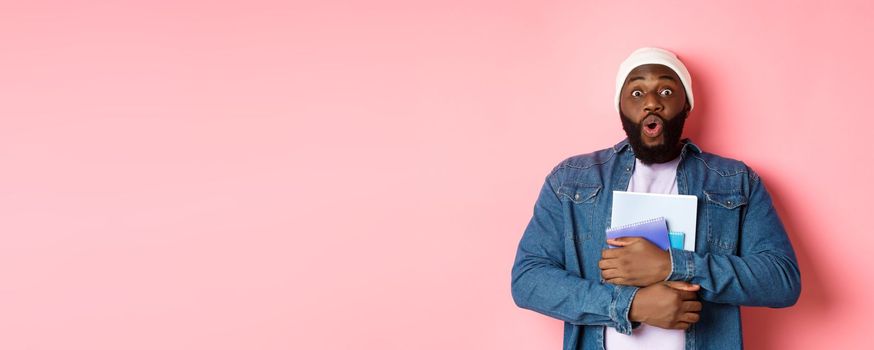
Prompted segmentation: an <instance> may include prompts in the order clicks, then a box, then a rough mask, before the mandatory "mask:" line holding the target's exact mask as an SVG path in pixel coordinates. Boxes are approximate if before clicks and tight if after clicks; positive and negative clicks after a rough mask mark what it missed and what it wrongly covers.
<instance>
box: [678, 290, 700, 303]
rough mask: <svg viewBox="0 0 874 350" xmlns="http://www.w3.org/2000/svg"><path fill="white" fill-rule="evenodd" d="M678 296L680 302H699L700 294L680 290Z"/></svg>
mask: <svg viewBox="0 0 874 350" xmlns="http://www.w3.org/2000/svg"><path fill="white" fill-rule="evenodd" d="M677 296H678V297H679V298H680V300H690V301H691V300H698V293H695V292H690V291H688V290H678V291H677Z"/></svg>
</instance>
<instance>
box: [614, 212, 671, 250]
mask: <svg viewBox="0 0 874 350" xmlns="http://www.w3.org/2000/svg"><path fill="white" fill-rule="evenodd" d="M621 237H643V238H646V239H647V240H648V241H650V242H652V244H655V245H656V246H658V247H659V248H662V249H664V250H668V248H669V247H670V246H671V242H670V240H669V238H668V224H667V222H666V221H665V218H664V217H657V218H652V219H649V220H644V221H641V222H635V223H633V224H628V225H622V226H618V227H612V228H610V229H608V230H607V238H609V239H615V238H621ZM610 248H615V247H614V246H612V245H611V246H610Z"/></svg>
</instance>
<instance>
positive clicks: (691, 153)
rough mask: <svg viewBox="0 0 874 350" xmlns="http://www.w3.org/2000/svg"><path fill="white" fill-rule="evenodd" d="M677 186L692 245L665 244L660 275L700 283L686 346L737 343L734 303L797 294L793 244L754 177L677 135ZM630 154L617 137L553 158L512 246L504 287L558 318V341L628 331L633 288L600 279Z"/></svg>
mask: <svg viewBox="0 0 874 350" xmlns="http://www.w3.org/2000/svg"><path fill="white" fill-rule="evenodd" d="M682 143H683V148H682V151H681V153H680V158H681V159H680V163H679V165H678V167H677V189H678V192H679V194H686V195H695V196H697V197H698V218H697V228H696V235H697V239H696V244H695V251H694V252H692V251H685V250H679V249H671V251H670V255H671V261H672V271H671V274H670V275H669V276H668V279H669V280H674V281H688V282H690V283H695V284H699V285H701V290H700V291H699V292H698V298H699V299H700V301H701V302H702V305H703V309H702V310H701V314H700V315H701V318H700V321H699V322H698V323H695V324H693V325H692V326H691V327H690V328H689V329H688V330H686V349H712V350H719V349H740V348H742V346H743V344H742V336H741V320H740V309H739V306H740V305H744V306H768V307H787V306H791V305H793V304H795V302H796V301H797V300H798V296H799V294H800V292H801V276H800V272H799V270H798V263H797V261H796V259H795V252H794V251H793V249H792V245H791V243H790V242H789V238H788V237H787V235H786V230H785V228H784V227H783V223H782V222H781V220H780V218H779V217H778V215H777V212H776V210H775V209H774V206H773V204H772V202H771V197H770V195H769V193H768V191H767V190H766V188H765V186H764V184H763V183H762V180H761V179H760V178H759V176H758V174H756V173H755V172H754V171H753V170H752V169H751V168H750V167H748V166H747V165H746V164H744V163H743V162H741V161H738V160H734V159H729V158H725V157H720V156H718V155H715V154H712V153H707V152H702V151H701V149H700V148H699V147H698V146H696V145H695V144H694V143H692V141H691V140H690V139H683V140H682ZM634 159H635V156H634V153H633V150H632V148H631V146H630V145H629V144H628V139H624V140H622V141H621V142H619V143H617V144H616V145H615V146H613V147H611V148H607V149H603V150H600V151H596V152H593V153H588V154H583V155H577V156H573V157H570V158H568V159H565V160H564V161H562V162H560V163H559V164H558V165H556V166H555V167H554V168H553V170H552V171H551V172H550V173H549V175H548V176H547V177H546V180H545V181H544V184H543V187H542V189H541V191H540V194H539V197H538V198H537V202H536V203H535V205H534V213H533V216H532V217H531V220H530V221H529V223H528V226H527V227H526V229H525V232H524V233H523V235H522V239H521V240H520V242H519V247H518V249H517V251H516V259H515V261H514V263H513V269H512V276H511V277H512V279H511V290H512V295H513V300H514V301H515V303H516V305H518V306H519V307H521V308H525V309H529V310H533V311H536V312H539V313H541V314H544V315H547V316H550V317H553V318H557V319H560V320H562V321H564V349H604V330H605V327H613V328H615V329H616V330H617V331H619V332H620V333H623V334H631V331H632V323H631V322H630V321H629V319H628V315H629V310H630V308H631V301H632V299H633V298H634V296H635V293H636V292H637V290H638V288H637V287H631V286H619V285H613V284H607V283H604V282H603V280H602V279H601V270H600V269H599V268H598V260H600V258H601V250H603V249H606V248H607V244H606V242H605V237H604V232H605V230H606V229H607V228H609V227H610V215H611V203H612V197H613V191H614V190H619V191H625V190H626V189H627V188H628V182H629V180H630V179H631V174H632V172H633V171H634Z"/></svg>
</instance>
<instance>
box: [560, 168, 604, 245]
mask: <svg viewBox="0 0 874 350" xmlns="http://www.w3.org/2000/svg"><path fill="white" fill-rule="evenodd" d="M600 193H601V185H600V184H590V183H582V182H566V183H564V184H562V185H561V186H560V187H559V188H558V195H559V197H561V198H562V200H564V201H565V202H567V203H569V206H570V210H569V214H570V215H568V216H569V220H570V222H571V226H570V227H571V228H572V229H573V232H571V234H572V235H573V238H574V240H575V241H584V240H589V239H592V227H593V222H594V217H593V215H594V213H595V206H596V205H597V202H598V195H599V194H600Z"/></svg>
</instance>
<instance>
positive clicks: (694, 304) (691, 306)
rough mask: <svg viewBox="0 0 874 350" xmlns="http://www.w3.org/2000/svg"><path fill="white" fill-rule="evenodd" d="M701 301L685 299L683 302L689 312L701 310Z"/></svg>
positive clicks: (684, 308)
mask: <svg viewBox="0 0 874 350" xmlns="http://www.w3.org/2000/svg"><path fill="white" fill-rule="evenodd" d="M701 306H702V305H701V302H700V301H684V302H683V311H687V312H701Z"/></svg>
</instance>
